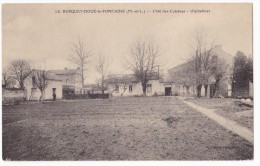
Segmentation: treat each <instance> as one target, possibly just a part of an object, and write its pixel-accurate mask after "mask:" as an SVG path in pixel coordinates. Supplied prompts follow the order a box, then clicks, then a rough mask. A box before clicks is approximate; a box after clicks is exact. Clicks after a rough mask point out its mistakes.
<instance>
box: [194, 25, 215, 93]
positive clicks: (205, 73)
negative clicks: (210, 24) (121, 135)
mask: <svg viewBox="0 0 260 166" xmlns="http://www.w3.org/2000/svg"><path fill="white" fill-rule="evenodd" d="M209 43H210V44H209ZM213 45H214V41H212V42H208V40H207V34H206V33H205V31H204V30H203V29H197V31H196V33H195V35H194V46H193V56H192V59H193V61H194V71H195V82H196V83H195V85H196V89H197V97H201V88H202V85H204V87H205V96H207V89H208V86H209V85H208V84H209V82H208V81H209V78H210V77H211V68H212V67H213V66H214V64H215V63H216V60H217V56H216V55H214V54H213V53H212V50H213V48H214V47H213Z"/></svg>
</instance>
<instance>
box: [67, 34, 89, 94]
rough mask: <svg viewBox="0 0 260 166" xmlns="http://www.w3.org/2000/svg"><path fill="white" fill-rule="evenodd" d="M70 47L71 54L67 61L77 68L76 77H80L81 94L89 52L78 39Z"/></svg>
mask: <svg viewBox="0 0 260 166" xmlns="http://www.w3.org/2000/svg"><path fill="white" fill-rule="evenodd" d="M72 46H73V54H71V55H70V57H69V61H70V62H72V63H73V64H74V65H76V66H78V67H79V72H78V73H77V75H79V76H80V80H81V85H82V87H81V93H83V91H84V89H83V86H84V81H85V74H86V71H87V64H88V63H89V57H90V51H89V50H88V48H87V47H86V45H85V44H84V43H83V41H81V40H80V39H78V41H77V43H75V44H73V45H72Z"/></svg>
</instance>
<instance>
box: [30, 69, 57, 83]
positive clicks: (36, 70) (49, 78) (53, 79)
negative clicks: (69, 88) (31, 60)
mask: <svg viewBox="0 0 260 166" xmlns="http://www.w3.org/2000/svg"><path fill="white" fill-rule="evenodd" d="M41 71H44V70H38V69H33V70H32V73H31V74H32V75H34V76H35V74H36V73H37V72H41ZM46 72H47V73H50V72H49V71H46ZM46 80H49V81H60V82H61V81H62V80H60V79H56V78H55V76H54V75H53V74H48V77H47V79H46Z"/></svg>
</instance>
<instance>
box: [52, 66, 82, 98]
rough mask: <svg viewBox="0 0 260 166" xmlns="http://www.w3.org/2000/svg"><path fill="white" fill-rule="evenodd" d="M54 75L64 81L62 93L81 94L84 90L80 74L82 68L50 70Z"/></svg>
mask: <svg viewBox="0 0 260 166" xmlns="http://www.w3.org/2000/svg"><path fill="white" fill-rule="evenodd" d="M48 72H50V73H52V74H53V77H54V78H55V79H57V80H61V82H62V94H63V95H66V94H74V93H75V94H80V93H84V92H83V85H82V82H81V78H80V75H79V72H80V69H79V68H77V69H68V68H64V69H63V70H49V71H48Z"/></svg>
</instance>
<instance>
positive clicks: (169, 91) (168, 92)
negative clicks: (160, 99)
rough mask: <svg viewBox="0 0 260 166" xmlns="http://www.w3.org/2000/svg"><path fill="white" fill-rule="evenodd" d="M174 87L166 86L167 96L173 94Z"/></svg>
mask: <svg viewBox="0 0 260 166" xmlns="http://www.w3.org/2000/svg"><path fill="white" fill-rule="evenodd" d="M171 92H172V88H171V87H165V96H171Z"/></svg>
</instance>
